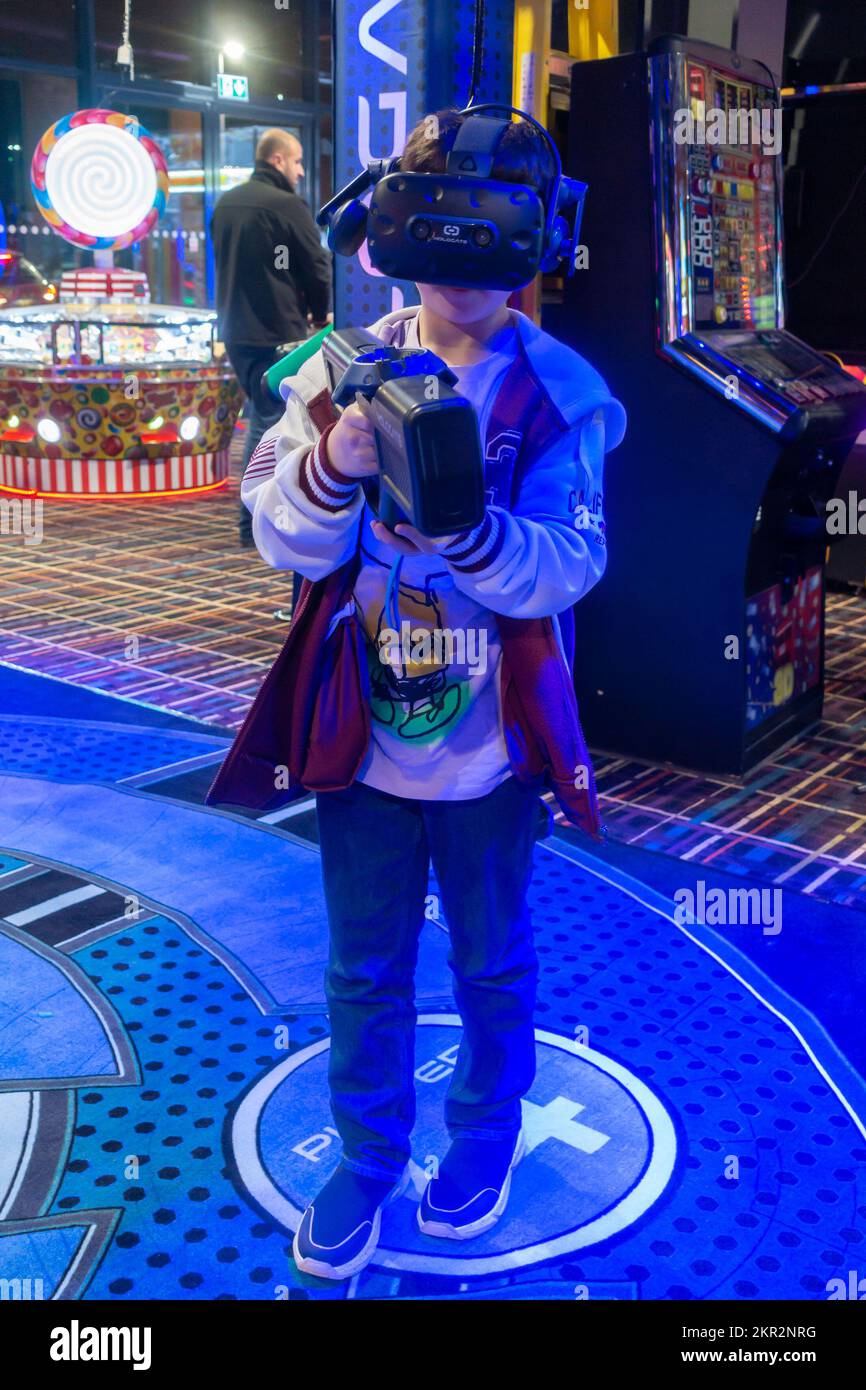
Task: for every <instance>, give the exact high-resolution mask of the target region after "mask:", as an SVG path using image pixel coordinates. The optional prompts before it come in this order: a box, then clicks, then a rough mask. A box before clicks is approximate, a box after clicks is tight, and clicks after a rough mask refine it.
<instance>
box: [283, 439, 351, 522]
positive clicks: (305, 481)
mask: <svg viewBox="0 0 866 1390" xmlns="http://www.w3.org/2000/svg"><path fill="white" fill-rule="evenodd" d="M335 423H336V422H335ZM333 428H334V426H333V425H329V426H328V428H327V429H326V430H325V431H324V433H323V434H321V435H320V436H319V439H318V441H317V443H316V445H315V447H314V448H312V449H311V450H310V452H309V453H308V454H307V457H306V458H305V459H304V461H303V463H302V464H301V471H300V476H299V479H298V481H299V484H300V488H301V492H302V493H303V494H304V496H305V497H306V498H307V500H308V501H309V502H312V503H314V505H315V506H317V507H323V508H324V510H325V511H327V512H341V511H342V510H343V509H344V507H348V506H349V504H350V503H351V502H353V501H354V499H355V495H356V493H357V491H358V486H359V484H358V481H357V479H356V478H348V477H347V476H346V475H345V473H340V472H339V470H338V469H336V468H335V467H334V466H333V464H332V463H331V462H330V460H329V459H328V450H327V443H328V436H329V434H330V433H331V430H332V429H333Z"/></svg>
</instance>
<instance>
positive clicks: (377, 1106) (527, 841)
mask: <svg viewBox="0 0 866 1390" xmlns="http://www.w3.org/2000/svg"><path fill="white" fill-rule="evenodd" d="M463 119H464V118H463V116H462V115H460V113H457V112H440V113H439V115H438V117H437V121H436V122H431V121H430V120H429V119H428V120H427V121H424V122H421V123H420V124H419V126H418V127H416V129H415V131H413V133H412V135H411V136H410V139H409V141H408V144H407V146H406V150H405V151H404V154H403V156H402V158H401V168H403V169H405V170H416V171H422V172H424V171H426V172H431V173H435V172H441V171H442V170H443V169H444V167H445V161H446V158H447V153H448V150H449V149H450V147H451V144H452V143H453V141H454V138H455V136H456V132H457V129H458V127H459V125H460V124H461V122H462V120H463ZM431 126H432V127H433V128H434V129H435V130H436V131H437V134H436V135H435V136H434V135H431V134H430V131H431ZM551 176H552V160H551V155H550V153H549V151H548V149H547V147H546V145H545V144H544V142H543V140H542V138H541V137H540V136H539V135H538V134H537V133H536V132H535V131H534V130H532V128H531V127H529V126H528V125H527V124H526V123H522V124H512V125H511V126H510V127H509V128H508V130H507V132H506V133H505V135H504V136H503V138H502V140H501V142H500V145H499V148H498V150H497V154H496V159H495V162H494V165H493V170H492V177H493V178H495V179H500V180H505V181H508V182H519V183H525V184H529V185H531V186H534V187H536V188H538V189H539V190H543V189H545V188H548V187H549V186H550V179H551ZM418 291H419V295H420V298H421V307H420V310H419V309H418V308H417V307H413V308H410V309H402V310H398V311H396V312H394V313H391V314H388V315H386V316H385V318H384V319H382V320H381V321H380V322H379V323H377V324H375V325H373V329H372V331H373V332H374V333H376V334H378V335H379V336H380V337H382V338H385V340H386V341H389V342H392V343H396V344H398V345H401V346H410V347H412V346H422V347H425V348H429V349H431V350H432V351H433V352H434V353H436V354H437V355H438V356H439V357H441V358H443V359H444V360H445V362H447V364H448V365H449V366H450V367H451V368H452V370H453V371H454V372H455V373H456V374H457V376H458V384H457V387H456V389H457V390H458V391H459V392H460V393H461V394H462V395H465V396H466V397H467V398H468V399H469V400H470V401H471V402H472V404H473V405H474V406H475V409H476V412H477V415H478V422H479V431H480V436H481V439H482V441H483V442H484V444H485V483H486V489H487V491H486V496H487V503H488V505H487V507H486V510H485V514H484V518H483V520H482V522H481V524H480V525H479V526H478V527H477V528H476V529H475V530H474V531H472V532H469V533H466V534H462V535H457V536H446V537H442V538H437V539H435V540H431V539H428V538H426V537H424V536H422V535H421V534H420V533H419V532H417V531H416V530H414V529H413V528H412V527H411V526H408V525H404V524H400V525H397V526H396V527H395V529H394V531H390V530H389V529H388V528H387V527H386V526H384V525H383V524H382V523H381V522H379V521H377V520H376V519H375V516H374V515H373V513H372V512H371V511H370V509H369V507H368V506H367V505H366V504H365V500H364V494H363V491H362V488H361V486H360V483H361V480H362V479H364V478H368V477H371V476H372V475H374V474H375V473H376V472H377V470H378V465H377V456H376V450H375V444H374V437H373V433H372V428H371V425H370V422H369V420H368V418H367V414H366V410H365V408H364V406H363V403H362V402H361V403H356V404H354V405H350V406H349V407H348V408H347V409H346V410H345V411H344V412H343V414H342V415H341V416H340V418H339V420H336V419H335V412H332V411H331V409H330V407H329V397H328V394H327V386H326V378H325V372H324V366H323V363H322V359H321V353H318V354H316V356H315V357H313V358H311V359H310V361H309V362H307V363H306V364H305V365H304V367H303V368H302V369H301V371H300V372H299V374H298V375H297V376H296V377H294V378H293V379H292V381H291V383H290V387H291V389H290V391H289V394H288V399H287V403H286V411H285V415H284V416H283V419H282V421H281V422H280V423H279V425H277V426H275V427H273V428H272V429H271V430H269V431H268V433H267V434H266V435H265V436H264V438H263V440H262V443H261V445H260V446H259V449H258V450H257V452H256V455H255V456H254V458H253V460H252V462H251V464H250V467H249V469H248V470H247V473H246V476H245V478H244V481H243V490H242V495H243V500H244V502H245V503H246V505H247V506H248V507H249V509H250V511H251V512H252V514H253V532H254V536H255V541H256V544H257V546H258V549H259V551H260V553H261V554H262V556H263V558H264V559H266V560H267V561H268V563H269V564H271V565H273V566H274V567H276V568H278V569H282V568H292V569H295V570H297V571H299V572H300V573H301V574H303V575H304V576H306V578H307V580H308V581H309V582H308V583H307V584H305V586H304V593H303V595H302V597H301V600H300V603H299V607H298V611H297V613H296V615H295V619H294V622H293V632H292V633H291V634H290V637H289V641H288V642H287V647H286V649H285V650H284V654H283V655H284V657H285V658H286V660H285V661H284V662H283V666H282V673H281V674H280V675H279V676H275V675H274V672H272V673H271V676H269V677H268V679H267V681H266V683H265V686H266V687H267V689H265V687H263V691H262V692H261V694H260V700H261V701H262V704H261V709H260V711H259V713H258V714H254V716H253V717H252V718H251V720H250V721H248V724H249V727H248V726H247V725H245V729H244V731H243V733H242V736H241V739H242V741H244V742H245V744H246V745H248V746H249V748H250V753H249V755H247V754H246V753H245V752H242V753H240V754H238V753H236V751H235V750H233V753H232V755H230V758H229V759H228V760H227V763H226V766H225V767H224V770H223V772H222V773H221V774H220V777H219V778H218V779H217V782H216V783H215V784H214V788H213V789H212V792H211V795H210V799H212V800H217V799H220V797H222V799H233V798H232V797H231V795H230V793H228V794H227V789H228V788H230V787H231V786H232V780H231V779H232V778H235V779H236V780H237V777H238V770H239V768H245V769H246V770H248V771H249V773H250V775H251V776H258V777H262V778H263V777H264V772H263V771H262V769H263V767H264V765H265V764H266V762H267V757H266V755H265V753H264V752H263V749H265V748H267V749H268V750H269V754H270V755H272V754H273V751H274V748H275V747H276V746H277V745H278V744H279V745H280V746H281V747H284V748H287V749H288V750H289V751H288V752H287V753H286V755H285V756H286V761H287V762H288V763H289V765H290V767H291V770H292V774H293V776H295V775H296V776H297V780H299V781H300V782H301V783H302V784H303V785H306V786H308V787H312V788H313V789H315V790H317V793H318V794H317V803H316V804H317V813H318V819H319V830H320V843H321V852H322V872H323V879H324V886H325V898H326V904H327V911H328V920H329V928H330V954H329V963H328V969H327V974H326V981H325V988H326V996H327V1000H328V1007H329V1016H330V1025H331V1048H330V1060H329V1084H330V1091H331V1106H332V1110H333V1115H334V1122H335V1125H336V1127H337V1129H338V1131H339V1134H340V1137H341V1139H342V1142H343V1153H342V1158H341V1161H340V1163H339V1166H338V1167H337V1169H336V1171H335V1173H334V1174H333V1176H332V1177H331V1179H330V1180H329V1181H328V1183H327V1184H326V1185H325V1186H324V1188H323V1189H322V1191H321V1192H320V1193H319V1195H318V1196H317V1197H316V1199H315V1200H314V1201H313V1203H312V1204H311V1205H310V1207H309V1208H308V1209H307V1211H306V1212H305V1214H304V1217H303V1221H302V1223H301V1226H300V1228H299V1230H298V1232H297V1233H296V1236H295V1240H294V1254H295V1259H296V1261H297V1264H298V1267H299V1268H300V1269H302V1270H305V1271H306V1272H308V1273H312V1274H316V1275H319V1276H324V1277H326V1278H333V1279H339V1278H346V1277H348V1276H349V1275H351V1274H354V1273H356V1272H358V1271H359V1270H360V1269H362V1268H363V1267H364V1266H365V1265H366V1264H367V1263H368V1261H369V1260H370V1259H371V1258H372V1256H373V1254H374V1252H375V1248H376V1243H377V1240H378V1236H379V1229H380V1223H381V1212H382V1208H383V1207H384V1205H385V1204H386V1203H387V1202H389V1201H393V1200H395V1199H396V1198H397V1197H398V1196H399V1195H400V1194H401V1193H402V1192H403V1191H404V1190H405V1188H406V1186H407V1184H408V1180H409V1170H408V1159H409V1153H410V1148H409V1135H410V1132H411V1129H412V1125H413V1122H414V1118H415V1092H414V1086H413V1069H414V1061H413V1057H414V1027H415V1019H416V1013H415V1005H414V978H413V977H414V969H415V963H416V958H417V948H418V934H419V931H420V929H421V926H422V924H423V921H424V902H425V896H426V894H427V875H428V866H429V863H430V862H431V861H432V864H433V868H434V871H435V873H436V877H437V880H438V884H439V891H440V893H441V900H442V908H443V911H444V915H445V918H446V920H447V924H448V929H449V934H450V941H451V952H450V956H449V963H450V965H451V969H452V972H453V975H454V993H455V1000H456V1003H457V1006H458V1009H459V1011H460V1015H461V1019H462V1022H463V1036H462V1041H461V1044H460V1048H459V1053H458V1059H457V1063H456V1067H455V1070H454V1073H453V1077H452V1080H451V1084H450V1087H449V1090H448V1095H447V1099H446V1104H445V1120H446V1125H447V1128H448V1131H449V1134H450V1137H451V1144H450V1147H449V1149H448V1152H447V1153H446V1154H445V1155H444V1157H443V1158H442V1161H441V1163H440V1165H439V1168H438V1173H437V1175H436V1176H435V1177H433V1178H432V1179H431V1180H430V1182H429V1183H428V1186H427V1189H426V1191H425V1192H424V1194H423V1197H422V1200H421V1203H420V1206H419V1210H418V1223H419V1225H420V1228H421V1230H422V1231H423V1232H424V1233H425V1234H427V1235H432V1236H439V1237H445V1238H449V1239H461V1240H462V1239H467V1238H469V1237H472V1236H474V1235H477V1234H479V1233H481V1232H482V1231H485V1230H487V1229H489V1228H490V1227H491V1226H492V1225H493V1224H494V1223H495V1222H496V1221H497V1220H498V1219H499V1217H500V1216H501V1214H502V1212H503V1211H504V1209H505V1205H506V1202H507V1199H508V1193H509V1187H510V1181H511V1172H512V1169H513V1168H514V1166H515V1164H516V1163H517V1161H518V1160H519V1158H520V1157H521V1154H522V1149H523V1142H522V1137H521V1098H522V1097H523V1096H524V1095H525V1094H526V1092H527V1091H528V1089H529V1087H530V1085H531V1083H532V1080H533V1077H534V1074H535V1046H534V1034H533V1010H534V1001H535V986H536V978H537V961H536V957H535V952H534V948H533V942H532V929H531V924H530V920H529V914H528V910H527V904H526V894H527V889H528V885H529V880H530V877H531V869H532V851H533V842H534V840H535V837H536V826H537V811H538V795H539V789H540V788H541V787H543V786H544V785H547V786H549V787H551V788H552V789H553V790H554V792H555V794H556V796H557V799H558V801H559V803H560V805H561V806H562V807H563V809H564V810H565V811H566V813H567V814H568V815H569V816H570V818H571V820H572V821H574V822H575V823H577V824H579V825H581V826H582V827H583V828H584V829H586V830H587V831H588V832H589V833H590V834H593V835H595V836H598V834H599V821H598V812H597V805H596V800H595V793H594V787H593V784H592V773H591V768H590V766H589V759H588V754H587V752H586V747H585V744H584V743H583V738H582V734H581V732H580V726H579V723H578V720H577V710H576V704H575V700H574V692H573V684H572V680H571V675H570V670H569V666H570V661H571V645H572V640H573V637H572V629H571V623H570V610H571V607H572V605H573V604H574V603H575V602H576V600H578V599H579V598H580V597H581V596H582V595H583V594H584V593H586V592H587V591H588V590H589V589H590V588H591V587H592V586H593V585H594V584H595V583H596V582H597V581H598V579H599V578H600V577H601V575H602V573H603V570H604V566H605V558H606V552H605V538H604V523H603V520H602V513H601V492H602V464H603V457H604V453H605V450H606V449H609V448H613V447H614V446H615V445H616V444H617V443H619V441H620V439H621V438H622V435H623V433H624V427H625V415H624V411H623V409H622V407H621V405H619V403H618V402H617V401H615V400H613V398H612V397H611V396H610V394H609V392H608V390H607V388H606V386H605V384H604V382H603V381H602V380H601V378H600V377H599V376H598V374H597V373H596V372H595V371H594V370H593V369H592V368H591V367H590V366H589V364H588V363H586V362H585V361H584V360H583V359H582V358H581V357H579V356H578V355H577V354H576V353H574V352H572V351H570V350H569V349H568V348H566V347H563V346H562V345H561V344H559V343H556V342H555V341H554V340H553V339H551V338H550V337H549V336H548V335H547V334H545V333H543V332H542V331H541V330H540V329H538V328H537V327H536V326H535V325H534V324H533V323H532V322H531V321H530V320H528V319H527V318H525V317H524V316H523V315H521V314H519V313H517V312H515V311H513V310H510V309H509V308H508V307H507V305H506V300H507V298H508V293H509V292H508V291H507V290H491V289H484V288H479V289H475V288H471V289H450V288H447V287H443V286H437V285H419V286H418ZM556 615H559V617H557V616H556ZM407 620H408V623H407ZM407 628H408V631H409V633H410V634H411V641H408V642H407V640H406V634H407ZM419 634H420V639H423V638H425V637H426V638H428V639H429V640H427V641H426V642H425V641H424V640H419ZM443 634H444V637H445V639H446V640H445V642H444V645H443V641H442V640H438V641H437V640H434V639H436V638H437V637H438V638H440V639H441V638H442V636H443ZM290 644H293V645H291V660H289V648H290ZM281 660H282V658H281ZM312 672H315V675H314V676H313V675H312V674H311V673H312ZM258 703H259V701H257V704H258ZM266 706H267V710H268V713H267V717H265V718H263V712H264V711H265V707H266ZM311 708H312V711H313V712H312V714H310V709H311ZM268 719H270V724H269V725H268V722H267V721H268ZM299 719H300V723H298V722H297V721H298V720H299ZM304 719H306V723H305V722H304ZM266 726H267V727H266ZM287 729H288V732H287ZM263 740H264V741H263ZM253 745H255V749H253ZM236 748H237V745H236ZM244 758H246V762H244ZM270 770H271V772H272V771H273V762H271V764H270ZM260 785H261V783H260ZM262 795H264V793H262ZM234 799H238V798H237V797H235V798H234Z"/></svg>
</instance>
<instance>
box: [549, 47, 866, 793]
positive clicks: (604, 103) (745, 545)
mask: <svg viewBox="0 0 866 1390" xmlns="http://www.w3.org/2000/svg"><path fill="white" fill-rule="evenodd" d="M571 97H572V99H571V112H570V122H569V150H568V165H569V168H568V172H569V173H570V174H573V175H576V176H579V177H580V178H582V179H585V180H586V181H587V182H588V184H589V193H588V195H587V201H586V212H585V216H584V222H583V230H582V237H581V239H582V241H583V243H584V244H585V246H586V248H587V259H588V268H586V269H578V271H577V273H576V274H575V275H574V277H573V278H572V279H571V280H569V281H568V282H567V291H566V301H565V305H564V308H563V309H562V310H561V311H560V313H561V315H562V318H561V321H560V319H559V318H557V320H556V321H555V322H554V321H551V322H550V325H549V326H550V327H551V329H552V331H553V332H555V333H557V334H558V335H559V336H561V337H563V338H565V339H566V340H567V341H568V342H570V343H571V344H572V345H573V346H574V347H575V348H577V350H578V351H579V352H582V353H583V354H584V355H585V356H586V357H587V358H588V359H589V360H590V361H591V362H592V363H593V364H594V365H595V366H596V367H597V368H598V369H599V370H600V371H601V372H602V374H603V375H604V376H605V377H606V379H607V381H608V384H609V385H610V387H611V389H612V390H613V392H614V394H615V395H617V396H619V397H620V398H621V400H622V401H623V403H624V404H625V406H626V409H627V411H628V414H629V427H628V433H627V436H626V439H625V442H624V443H623V444H622V445H621V446H620V447H619V448H618V449H617V450H616V451H615V452H614V453H612V454H611V455H610V456H609V458H608V459H607V463H606V477H605V493H606V495H605V500H604V509H605V518H606V526H607V539H608V545H609V555H608V566H607V572H606V574H605V577H604V579H603V581H602V583H601V584H600V585H598V587H597V588H596V589H595V590H594V591H593V592H592V593H591V594H589V595H588V596H587V597H586V599H584V600H582V601H581V602H580V603H579V604H578V605H577V607H576V609H575V621H576V640H577V644H578V646H577V656H576V661H575V667H576V672H577V674H576V682H577V690H578V697H579V700H580V702H581V715H582V719H583V723H584V726H585V729H586V733H587V737H588V738H589V740H590V742H591V743H592V744H593V745H594V746H596V747H598V748H602V749H608V750H610V751H613V752H618V753H623V754H632V755H635V756H638V757H643V758H647V759H649V760H653V761H668V762H671V763H674V764H676V765H679V766H682V767H691V768H696V769H702V770H707V771H716V772H725V773H733V774H738V773H742V772H744V771H746V770H747V769H748V768H749V767H752V766H754V765H755V764H756V763H758V762H760V761H761V760H762V759H763V758H765V757H766V756H767V755H768V754H769V753H770V752H772V751H773V749H775V748H777V747H778V746H779V745H780V744H782V743H784V742H786V741H787V740H789V739H790V738H792V737H793V736H794V735H795V734H796V733H797V732H799V731H800V730H802V729H804V728H806V727H807V726H808V725H810V724H812V723H814V721H815V720H816V719H817V718H818V716H819V715H820V712H821V704H822V694H823V669H824V658H823V651H824V630H823V629H824V560H825V552H826V546H827V540H828V537H827V529H826V503H827V500H828V498H829V497H831V496H832V495H833V491H834V486H835V483H836V480H837V478H838V475H839V472H840V470H841V467H842V464H843V462H844V460H845V457H846V455H847V454H848V453H849V451H850V449H851V446H852V444H853V442H854V440H855V438H856V436H857V434H858V433H859V431H860V430H861V429H863V427H864V425H866V389H864V387H863V385H862V384H861V383H860V382H858V381H857V380H856V379H855V378H853V377H852V376H851V375H849V374H847V373H845V372H844V371H842V370H841V369H840V368H839V366H838V365H837V363H836V362H835V361H832V360H830V359H829V358H827V357H825V356H823V355H822V354H820V353H818V352H816V351H815V350H814V349H812V348H811V347H809V346H808V345H807V344H806V343H803V342H801V341H800V340H799V339H797V338H795V337H794V336H793V335H792V334H790V333H788V332H786V331H785V328H784V304H783V279H782V239H781V225H782V222H781V206H780V188H781V172H782V171H781V163H782V157H781V139H782V131H781V110H780V100H779V96H778V92H777V90H776V88H775V85H774V81H773V78H772V75H771V74H770V72H769V70H768V69H766V68H765V67H764V66H763V65H762V64H760V63H755V62H750V61H748V60H747V59H745V58H741V57H740V56H739V55H738V54H735V53H730V52H728V51H727V50H724V49H721V48H716V47H715V46H713V45H709V44H702V43H697V42H692V41H691V40H687V39H665V40H662V41H660V42H659V43H658V44H657V45H655V46H654V47H653V48H652V49H651V50H650V51H649V52H648V53H637V54H629V55H625V56H623V57H619V58H610V59H604V60H601V61H598V62H589V63H576V64H575V65H574V68H573V70H572V93H571Z"/></svg>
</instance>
